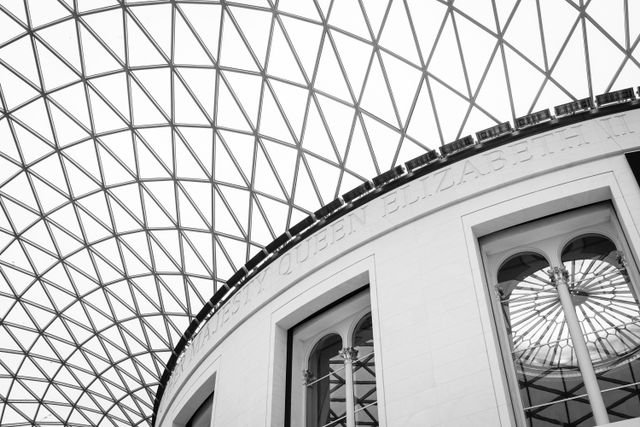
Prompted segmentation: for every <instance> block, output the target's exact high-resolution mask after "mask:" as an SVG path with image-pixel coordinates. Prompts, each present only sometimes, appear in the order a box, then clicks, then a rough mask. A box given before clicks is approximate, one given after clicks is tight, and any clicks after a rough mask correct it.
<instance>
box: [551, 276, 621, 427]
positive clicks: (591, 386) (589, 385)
mask: <svg viewBox="0 0 640 427" xmlns="http://www.w3.org/2000/svg"><path fill="white" fill-rule="evenodd" d="M549 278H550V279H551V283H552V284H554V285H555V287H556V290H557V291H558V298H559V299H560V304H561V305H562V310H563V312H564V318H565V321H566V325H567V329H568V330H569V335H570V336H571V341H572V343H573V349H574V351H575V353H576V358H577V359H578V366H579V367H580V372H581V373H582V379H583V381H584V386H585V388H586V389H587V394H588V395H589V401H590V402H591V408H592V410H593V417H594V419H595V421H596V425H602V424H608V423H609V416H608V414H607V408H606V406H605V404H604V400H603V399H602V394H601V392H600V387H599V386H598V379H597V378H596V373H595V370H594V369H593V364H592V363H591V357H590V356H589V350H588V349H587V343H586V342H585V340H584V335H583V332H582V328H581V327H580V321H579V320H578V315H577V314H576V310H575V307H574V305H573V299H572V298H571V293H570V292H569V286H568V284H567V279H568V272H567V269H566V268H564V267H553V268H551V269H550V270H549Z"/></svg>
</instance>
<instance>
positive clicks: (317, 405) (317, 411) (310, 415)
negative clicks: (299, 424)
mask: <svg viewBox="0 0 640 427" xmlns="http://www.w3.org/2000/svg"><path fill="white" fill-rule="evenodd" d="M340 350H342V339H341V338H340V336H339V335H336V334H331V335H327V336H325V337H324V338H322V339H321V340H320V341H319V342H318V343H317V344H316V345H315V347H314V348H313V351H312V352H311V355H310V356H309V365H308V366H309V367H308V370H307V373H306V375H307V379H306V380H307V426H308V427H322V426H326V425H331V426H345V427H346V425H347V424H346V421H344V420H345V413H346V410H345V379H344V363H343V361H342V357H341V356H340V354H339V353H340ZM336 420H343V421H337V422H335V423H334V421H336Z"/></svg>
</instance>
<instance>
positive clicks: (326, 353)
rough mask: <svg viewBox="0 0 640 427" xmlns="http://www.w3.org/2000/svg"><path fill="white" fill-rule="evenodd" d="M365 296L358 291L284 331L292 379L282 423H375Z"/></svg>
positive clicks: (308, 426)
mask: <svg viewBox="0 0 640 427" xmlns="http://www.w3.org/2000/svg"><path fill="white" fill-rule="evenodd" d="M369 301H370V300H369V292H368V290H362V291H358V293H356V294H354V295H353V296H352V297H350V298H349V299H345V300H344V301H342V302H340V303H337V304H335V305H334V306H332V307H331V308H325V309H322V310H321V311H320V313H317V314H312V315H311V317H310V318H309V319H308V320H306V321H304V322H301V323H300V324H298V325H296V326H295V327H294V328H293V329H292V330H291V331H290V334H291V335H290V337H291V338H290V339H291V343H292V346H291V353H290V361H291V362H290V363H291V365H290V366H291V371H290V378H291V379H292V382H291V395H290V400H289V402H290V409H289V417H288V420H285V424H286V425H291V426H301V427H302V426H304V427H329V426H332V427H356V426H378V425H379V421H378V420H379V416H378V403H377V386H376V366H375V340H374V335H375V334H374V326H373V325H374V322H373V316H372V314H371V306H370V302H369ZM296 371H297V372H298V374H296ZM300 373H301V375H300ZM296 387H300V388H296Z"/></svg>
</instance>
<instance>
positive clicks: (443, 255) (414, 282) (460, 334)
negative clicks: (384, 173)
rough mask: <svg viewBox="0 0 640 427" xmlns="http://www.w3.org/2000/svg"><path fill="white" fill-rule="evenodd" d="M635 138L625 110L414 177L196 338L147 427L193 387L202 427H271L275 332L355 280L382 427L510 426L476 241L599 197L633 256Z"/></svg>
mask: <svg viewBox="0 0 640 427" xmlns="http://www.w3.org/2000/svg"><path fill="white" fill-rule="evenodd" d="M639 136H640V111H638V110H635V111H631V112H628V113H624V114H618V115H615V116H610V117H608V118H605V119H596V120H592V121H589V122H585V123H582V124H579V125H573V126H570V127H568V128H564V129H560V130H556V131H553V132H548V133H545V134H542V135H536V136H534V137H531V138H528V139H526V140H523V141H517V142H514V143H512V144H509V145H508V146H505V147H500V148H497V149H495V150H491V151H489V152H486V153H482V154H479V155H477V156H474V157H471V158H469V159H467V160H466V161H463V162H458V163H456V164H453V165H451V166H449V167H447V168H446V169H443V170H441V171H437V172H435V173H433V174H430V175H427V176H426V177H424V178H421V179H418V180H415V181H413V182H411V183H410V184H408V185H406V186H404V187H402V188H400V189H397V190H394V191H392V192H389V193H387V194H385V195H382V196H381V197H379V198H377V199H375V200H373V201H371V202H370V203H369V204H368V205H366V206H364V207H362V208H359V209H357V210H356V211H354V212H353V213H351V214H348V215H346V216H345V217H344V218H342V219H340V220H339V221H338V222H336V223H333V224H330V225H329V226H327V227H326V228H325V229H323V230H322V231H320V232H318V233H316V234H315V235H314V236H311V237H309V238H308V239H305V241H304V242H301V243H300V244H299V245H298V246H297V247H295V248H293V249H291V250H290V251H289V252H288V253H287V254H285V255H283V256H282V257H281V258H280V259H279V260H276V262H274V263H273V264H271V265H270V266H269V267H268V268H267V269H266V270H265V271H264V272H263V273H262V274H261V275H259V277H257V278H256V279H253V280H252V281H251V282H250V283H249V284H248V285H247V286H246V289H245V290H244V291H242V292H241V293H240V294H239V296H237V297H235V298H234V299H233V300H232V301H231V302H229V303H228V304H227V306H226V307H225V309H223V310H221V312H220V313H219V314H217V315H216V316H214V318H212V319H211V321H210V323H212V325H209V326H208V327H205V328H204V329H203V330H202V331H201V332H200V336H199V337H197V338H196V340H195V342H194V344H193V345H192V346H191V347H190V348H189V351H188V353H187V354H186V355H185V358H184V360H183V361H182V363H181V365H180V366H179V367H178V369H177V370H176V373H175V374H174V375H173V377H172V378H171V381H170V382H169V385H168V389H167V391H166V392H165V395H164V398H163V401H162V404H161V410H160V411H159V413H158V418H157V419H158V425H162V426H174V425H182V424H181V422H183V421H181V420H182V418H181V417H180V416H179V415H180V409H181V407H182V406H184V402H185V401H187V400H188V399H189V397H190V396H191V395H193V396H195V394H194V393H195V390H196V389H198V387H199V385H198V384H199V383H198V381H199V380H200V379H202V378H214V380H215V384H213V383H212V384H209V386H210V389H211V390H213V389H215V393H216V394H215V396H216V397H215V402H214V420H213V425H216V426H218V425H221V426H239V427H242V426H250V427H257V426H265V427H267V426H272V427H276V426H280V425H282V421H283V417H284V405H285V402H284V399H285V391H284V388H285V379H284V378H285V365H284V364H285V359H286V330H287V329H288V328H290V327H291V326H293V325H294V324H296V323H298V322H299V321H301V320H303V319H304V318H306V317H307V316H309V315H310V314H312V313H313V312H315V311H316V310H318V309H319V308H321V307H323V306H324V305H326V304H328V303H330V302H331V301H335V300H336V299H338V298H339V297H340V296H342V295H345V294H347V293H349V292H350V291H352V290H354V289H356V288H358V287H360V286H362V285H364V284H366V283H370V289H371V299H372V301H371V307H372V314H373V324H374V332H375V334H376V342H375V346H376V370H377V371H378V379H377V380H378V396H379V401H380V414H381V425H382V426H388V427H393V426H470V425H473V426H492V427H493V426H508V425H517V424H516V422H518V421H517V420H518V419H519V417H520V415H519V413H518V412H517V410H514V409H513V408H512V407H511V401H510V399H509V397H508V387H507V385H506V379H505V378H504V377H503V373H502V372H503V371H502V369H501V363H502V362H501V356H500V353H499V349H498V344H497V340H496V333H495V331H494V328H495V327H494V324H493V319H492V314H491V311H490V307H489V304H488V295H487V292H488V290H487V287H486V284H485V278H484V272H483V270H482V264H481V260H480V257H479V252H478V245H477V239H478V237H479V236H481V235H483V234H486V233H489V232H491V231H496V230H499V229H502V228H505V227H508V226H511V225H515V224H518V223H521V222H524V221H528V220H530V219H533V218H536V217H540V216H544V215H548V214H552V213H556V212H561V211H563V210H566V209H569V208H573V207H577V206H581V205H585V204H588V203H592V202H595V201H600V200H604V199H611V200H612V202H613V204H614V206H615V208H616V211H617V212H618V215H619V219H620V223H621V225H622V227H623V229H624V233H625V235H626V236H627V239H628V241H629V245H630V247H631V248H632V251H633V252H634V253H635V254H636V255H637V254H639V252H638V250H639V248H640V233H639V229H640V215H639V214H638V212H640V192H639V191H638V186H637V183H636V182H635V180H634V178H633V176H632V174H631V172H630V171H629V169H628V166H627V164H626V161H625V160H624V155H623V154H622V153H624V152H625V151H629V150H631V149H637V148H638V147H640V138H639ZM214 323H215V327H214ZM213 361H215V363H213ZM214 371H215V376H214V375H213V374H214ZM632 425H634V426H635V425H639V424H638V422H637V420H632V421H630V422H628V423H617V424H615V426H616V427H618V426H620V427H623V426H624V427H627V426H632ZM295 427H298V426H295Z"/></svg>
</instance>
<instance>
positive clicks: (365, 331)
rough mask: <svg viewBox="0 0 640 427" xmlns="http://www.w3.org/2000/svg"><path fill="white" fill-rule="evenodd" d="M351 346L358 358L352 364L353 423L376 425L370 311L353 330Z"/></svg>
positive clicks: (376, 402) (376, 407)
mask: <svg viewBox="0 0 640 427" xmlns="http://www.w3.org/2000/svg"><path fill="white" fill-rule="evenodd" d="M353 346H354V347H355V349H356V350H357V351H358V359H357V361H356V363H355V364H354V365H353V384H354V385H353V394H354V401H355V403H354V405H355V408H354V413H355V424H356V425H363V426H377V425H378V396H377V394H376V366H375V360H374V352H373V326H372V324H371V313H368V314H366V315H365V316H364V317H363V318H362V319H360V321H359V322H358V324H357V325H356V328H355V329H354V331H353Z"/></svg>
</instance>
